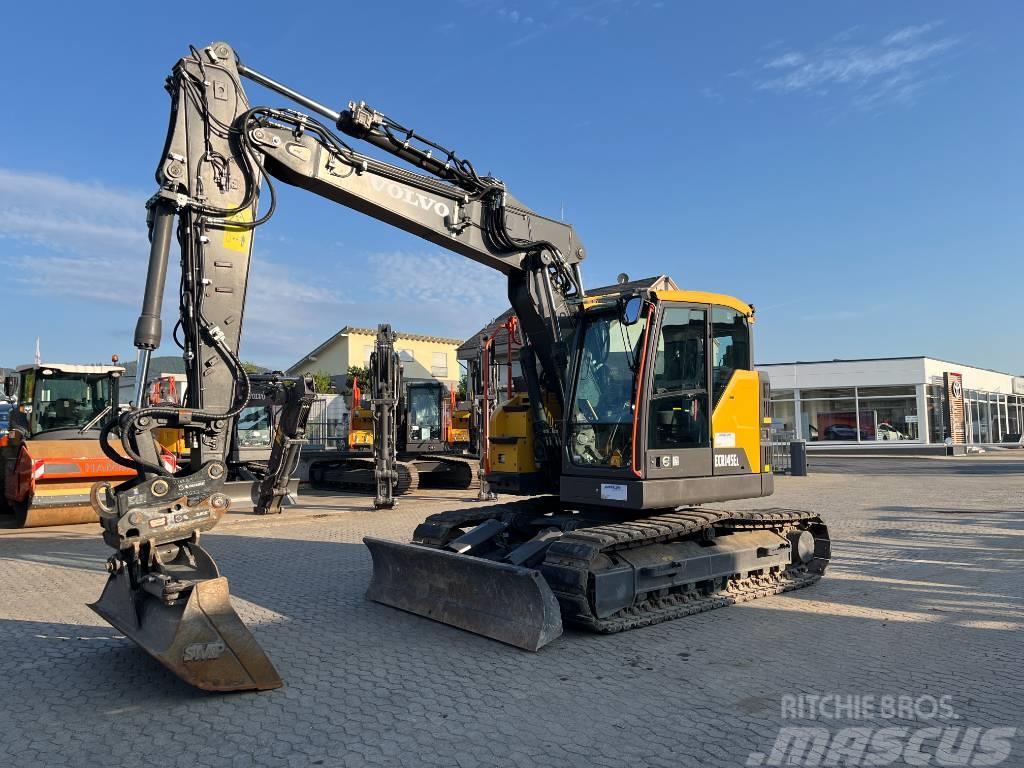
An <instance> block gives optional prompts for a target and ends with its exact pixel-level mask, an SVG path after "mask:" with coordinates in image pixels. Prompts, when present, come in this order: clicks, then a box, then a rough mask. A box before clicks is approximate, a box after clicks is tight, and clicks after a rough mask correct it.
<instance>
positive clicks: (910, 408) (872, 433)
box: [858, 397, 920, 440]
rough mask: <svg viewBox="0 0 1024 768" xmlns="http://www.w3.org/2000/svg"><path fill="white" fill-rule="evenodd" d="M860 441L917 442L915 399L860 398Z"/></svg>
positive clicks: (918, 435) (918, 434) (918, 433)
mask: <svg viewBox="0 0 1024 768" xmlns="http://www.w3.org/2000/svg"><path fill="white" fill-rule="evenodd" d="M858 411H859V413H860V432H861V440H917V439H918V438H919V437H920V432H919V429H918V416H917V398H916V397H882V398H874V397H868V398H861V399H860V406H859V408H858Z"/></svg>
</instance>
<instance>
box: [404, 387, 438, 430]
mask: <svg viewBox="0 0 1024 768" xmlns="http://www.w3.org/2000/svg"><path fill="white" fill-rule="evenodd" d="M409 437H411V438H412V439H413V440H440V439H441V404H440V399H439V397H438V391H437V388H435V387H410V388H409Z"/></svg>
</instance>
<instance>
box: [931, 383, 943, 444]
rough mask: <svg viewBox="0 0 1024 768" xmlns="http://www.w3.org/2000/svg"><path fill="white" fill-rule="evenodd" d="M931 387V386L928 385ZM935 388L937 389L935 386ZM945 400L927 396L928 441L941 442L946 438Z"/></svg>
mask: <svg viewBox="0 0 1024 768" xmlns="http://www.w3.org/2000/svg"><path fill="white" fill-rule="evenodd" d="M929 389H931V387H929ZM936 389H939V388H938V387H936ZM946 432H947V430H946V401H945V400H944V399H943V398H940V397H929V398H928V442H929V443H941V442H943V441H945V439H946Z"/></svg>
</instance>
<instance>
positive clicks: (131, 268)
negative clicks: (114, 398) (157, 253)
mask: <svg viewBox="0 0 1024 768" xmlns="http://www.w3.org/2000/svg"><path fill="white" fill-rule="evenodd" d="M145 200H146V195H145V194H143V193H133V192H131V191H129V190H124V189H118V188H114V187H110V186H107V185H102V184H89V183H82V182H79V181H76V180H72V179H67V178H62V177H59V176H47V175H42V174H35V173H26V172H18V171H11V170H4V169H0V264H2V265H3V266H4V267H5V276H6V279H7V281H8V284H9V285H11V286H12V287H14V289H15V290H17V291H18V292H19V293H21V294H23V295H24V294H31V295H33V296H36V297H38V299H37V300H36V301H37V303H38V306H40V307H45V306H46V304H47V303H49V304H50V305H51V306H54V305H56V306H61V307H66V308H68V311H67V312H66V316H67V317H69V318H73V317H76V316H81V315H82V313H83V309H84V311H85V312H90V311H91V312H93V316H94V318H99V317H102V319H101V320H99V322H101V323H102V324H104V325H105V326H106V327H110V328H112V329H113V332H114V335H115V337H117V338H119V339H121V340H122V341H123V343H124V344H125V346H127V344H128V343H129V342H130V339H131V334H132V329H133V328H134V325H135V318H136V316H137V312H138V310H139V307H140V305H141V301H142V290H143V286H144V283H145V279H146V265H147V260H148V257H149V243H148V238H147V234H146V223H145V219H146V214H145V207H144V204H145ZM286 240H287V238H286V237H284V236H283V235H278V236H277V237H276V238H274V237H271V238H269V239H262V240H261V239H260V238H259V237H257V241H256V245H255V251H254V256H253V261H252V264H251V267H250V272H249V290H248V294H247V297H248V299H247V306H246V310H245V330H246V332H245V336H244V340H243V344H242V354H243V356H244V357H246V358H248V359H253V360H255V361H256V362H259V363H261V364H264V365H268V366H273V367H284V366H287V365H289V364H291V363H293V362H294V361H295V360H296V359H297V358H298V357H299V356H300V355H302V354H303V353H305V352H308V351H309V350H311V349H313V348H314V347H315V346H316V345H317V344H319V343H320V342H322V341H323V340H324V339H325V338H327V337H328V336H329V335H330V334H332V333H334V332H335V331H337V330H338V329H339V328H341V327H343V326H345V325H360V326H370V327H372V326H374V325H376V324H377V323H380V322H390V323H392V324H393V325H394V327H396V328H398V329H401V330H405V331H410V332H419V333H428V334H437V335H441V336H451V337H454V338H465V337H468V336H469V335H470V334H472V333H474V332H476V331H477V330H478V329H479V328H480V327H481V326H482V325H484V323H485V322H486V321H488V320H489V319H491V318H492V317H494V316H495V315H498V314H500V313H501V312H502V311H504V309H505V308H506V307H507V306H508V298H507V289H506V282H505V277H504V276H503V275H501V274H499V273H498V272H496V271H494V270H491V269H489V268H487V267H484V266H482V265H479V264H476V263H475V262H473V261H471V260H469V259H466V258H463V257H461V256H457V255H454V254H450V253H445V252H443V251H424V252H403V251H389V252H381V253H373V254H370V255H368V256H365V257H358V258H357V256H356V254H349V255H347V256H343V258H344V259H345V260H346V261H347V262H348V263H351V264H357V263H358V264H360V265H361V266H360V267H359V269H358V270H357V274H358V278H359V279H358V280H350V281H347V282H341V281H340V280H339V281H338V282H332V281H331V278H330V277H326V278H325V277H324V275H325V271H324V269H322V268H318V267H317V265H316V264H308V265H301V266H300V267H296V266H292V265H291V264H290V263H288V262H282V261H278V260H276V259H275V258H274V253H275V247H277V248H280V247H285V246H281V245H280V243H281V242H285V241H286ZM289 248H290V246H289ZM310 250H311V252H316V250H317V249H315V248H314V249H310ZM336 250H337V249H336ZM340 250H342V251H346V250H351V249H350V248H341V249H340ZM321 266H322V265H321ZM326 274H327V275H330V274H331V273H330V272H329V271H328V272H327V273H326ZM345 274H346V275H350V274H352V271H351V270H346V271H345ZM310 275H316V277H310ZM177 286H178V274H177V257H176V254H175V253H172V255H171V272H170V274H169V275H168V278H167V293H166V296H165V301H164V313H163V314H164V329H165V333H164V344H163V348H164V349H166V350H170V351H173V347H172V345H171V341H170V329H171V327H172V326H173V324H174V321H175V319H176V314H177ZM101 308H105V309H104V310H103V313H102V314H101V312H100V310H101ZM94 322H96V320H95V319H94ZM62 333H65V335H66V337H67V339H69V340H72V343H73V344H76V345H80V346H81V347H82V348H83V353H85V348H86V347H87V346H88V345H89V344H91V343H93V339H94V336H95V328H94V327H93V324H84V323H74V322H73V321H70V320H69V325H68V327H67V329H66V332H64V331H62ZM76 334H80V335H81V338H80V340H77V336H76ZM108 343H109V341H108V339H107V338H104V340H103V344H108Z"/></svg>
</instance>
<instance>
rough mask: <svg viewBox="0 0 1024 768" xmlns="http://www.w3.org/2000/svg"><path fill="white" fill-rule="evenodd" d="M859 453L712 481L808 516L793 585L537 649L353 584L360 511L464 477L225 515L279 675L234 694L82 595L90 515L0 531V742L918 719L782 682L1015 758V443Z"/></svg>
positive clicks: (604, 751) (181, 748)
mask: <svg viewBox="0 0 1024 768" xmlns="http://www.w3.org/2000/svg"><path fill="white" fill-rule="evenodd" d="M860 461H861V463H860V464H857V463H855V461H852V460H849V461H846V462H839V463H836V462H835V461H833V462H831V463H830V464H829V463H825V464H822V466H821V467H820V470H821V471H818V472H816V473H814V474H812V476H810V477H807V478H787V477H782V478H779V480H778V483H777V493H776V495H775V496H774V497H772V498H769V499H762V500H757V501H756V502H741V503H737V504H735V505H734V506H735V507H736V508H744V509H750V508H755V507H763V506H785V507H796V508H803V509H813V510H816V511H819V512H820V513H821V514H822V515H823V516H824V517H825V518H826V521H827V522H828V524H829V526H830V528H831V532H832V539H833V565H832V567H831V568H830V569H829V572H828V574H827V577H826V579H825V580H824V581H822V582H821V583H820V584H818V585H816V586H815V587H812V588H810V589H805V590H801V591H798V592H795V593H791V594H787V595H782V596H777V597H772V598H767V599H764V600H760V601H755V602H753V603H748V604H743V605H739V606H734V607H731V608H727V609H723V610H719V611H715V612H712V613H708V614H703V615H699V616H695V617H690V618H687V619H682V620H678V621H675V622H670V623H667V624H661V625H657V626H654V627H649V628H646V629H641V630H635V631H632V632H628V633H624V634H620V635H612V636H595V635H590V634H587V633H584V632H579V631H573V630H569V631H567V633H566V634H565V636H563V637H562V638H560V639H559V640H558V641H556V642H555V643H553V644H552V645H550V646H548V647H547V648H545V649H543V650H542V651H541V652H540V653H536V654H531V653H527V652H524V651H519V650H516V649H514V648H510V647H507V646H503V645H501V644H498V643H495V642H492V641H489V640H486V639H483V638H479V637H476V636H473V635H470V634H467V633H464V632H461V631H459V630H456V629H453V628H450V627H445V626H442V625H439V624H436V623H433V622H430V621H428V620H426V619H422V618H419V617H416V616H412V615H408V614H404V613H401V612H399V611H396V610H393V609H389V608H386V607H383V606H380V605H377V604H374V603H370V602H368V601H366V600H365V599H364V597H363V592H364V590H365V587H366V584H367V580H368V578H369V572H370V571H369V569H370V558H369V556H368V554H367V552H366V550H365V548H364V547H363V546H362V544H361V543H360V541H361V538H362V537H363V536H364V535H367V534H370V535H374V536H382V537H386V538H394V539H399V540H406V539H408V537H409V535H410V533H411V532H412V529H413V528H414V527H415V525H416V523H417V522H419V520H421V519H422V518H423V517H424V516H425V515H427V514H430V513H432V512H436V511H440V510H442V509H448V508H454V507H456V506H463V505H464V504H465V503H466V500H467V499H468V497H469V495H468V494H459V493H457V492H443V491H428V492H424V494H423V495H421V496H418V497H415V498H410V499H405V500H404V501H403V503H402V504H401V506H400V507H399V508H397V509H395V510H392V511H386V512H374V511H371V510H369V509H368V505H367V503H366V500H365V499H360V498H358V497H351V496H322V497H314V496H311V495H307V496H306V497H305V498H304V501H303V504H302V505H301V507H298V508H294V509H291V510H289V511H288V512H287V513H285V514H284V515H283V516H281V517H280V518H275V519H254V518H251V517H242V516H238V517H233V518H231V519H230V520H229V521H227V522H225V523H224V524H222V525H221V526H220V527H218V528H217V530H216V531H215V532H214V533H212V534H209V535H208V536H206V537H204V543H205V544H206V546H207V548H208V549H209V551H210V552H211V553H212V554H213V556H214V558H215V559H216V560H217V563H218V564H219V566H220V567H221V570H222V572H223V573H224V574H225V575H227V576H228V577H229V579H230V582H231V591H232V595H233V597H234V602H235V605H236V607H237V609H238V612H239V614H240V615H241V616H242V618H243V620H244V621H245V622H246V623H247V624H248V625H249V626H250V627H251V628H252V630H253V632H254V635H255V636H256V638H257V640H258V641H259V642H260V643H261V644H262V646H263V647H264V649H266V651H267V652H268V654H269V655H270V657H271V658H272V659H273V661H274V663H275V665H276V666H277V668H278V670H279V671H280V673H281V675H282V676H283V678H284V679H285V683H286V685H285V687H284V688H282V689H280V690H277V691H271V692H265V693H258V694H252V693H248V694H231V695H217V694H209V693H203V692H200V691H197V690H195V689H192V688H190V687H189V686H187V685H186V684H184V683H182V682H180V681H179V680H178V679H176V678H175V677H174V676H172V675H171V674H170V673H168V672H166V671H164V670H163V669H162V668H161V667H160V666H159V665H158V664H157V663H156V662H154V661H153V660H152V659H151V658H150V657H148V656H147V655H146V654H145V653H143V652H142V651H141V650H139V649H138V648H136V647H135V646H134V645H133V644H132V643H131V642H130V641H127V640H125V639H123V638H119V637H118V636H117V634H116V632H115V631H114V630H112V629H111V628H110V627H109V626H107V625H106V624H104V623H103V621H102V620H100V619H99V617H97V616H96V615H95V614H93V613H92V612H91V611H90V610H89V609H88V608H87V607H86V605H85V604H86V602H89V601H92V600H95V599H96V597H98V595H99V594H100V591H101V589H102V586H103V582H104V579H105V574H104V572H103V571H102V568H101V566H102V563H103V561H104V559H105V558H106V556H107V551H106V549H105V547H104V545H103V543H102V541H101V539H100V537H99V536H98V535H97V533H96V529H95V527H94V526H75V527H69V528H64V529H60V530H56V529H53V530H42V531H3V532H2V535H0V585H2V587H0V680H2V685H3V691H2V696H0V736H2V739H0V765H2V766H12V767H14V766H18V767H21V766H25V768H29V767H30V766H31V767H33V768H34V767H35V766H51V765H52V766H107V767H109V766H121V765H157V766H161V767H163V766H168V767H169V766H183V767H184V766H188V767H190V768H191V767H192V766H222V765H227V766H232V765H237V766H248V765H261V766H326V767H327V768H336V767H337V766H364V765H385V766H434V765H437V766H459V767H460V768H471V767H473V766H609V767H612V766H616V767H617V766H666V767H668V766H671V767H673V768H676V767H677V766H691V765H693V766H697V765H699V766H723V767H725V766H730V767H731V766H743V765H747V764H756V763H757V760H758V757H757V755H758V754H761V755H762V758H761V759H762V760H766V759H770V758H766V757H764V755H769V753H770V752H771V749H772V747H773V744H774V743H775V741H776V738H777V735H778V733H779V729H780V727H785V726H792V725H800V726H804V725H808V726H814V727H825V728H827V729H829V733H835V732H838V731H839V730H841V729H842V728H843V727H845V726H849V725H867V726H870V727H881V726H883V725H893V724H894V723H895V724H896V725H903V726H907V727H910V728H911V729H912V730H913V729H917V728H920V727H923V726H925V725H929V724H932V725H934V723H929V722H928V721H923V722H922V721H921V720H920V719H917V720H915V719H914V718H901V719H898V720H896V721H886V722H882V721H879V720H877V719H875V720H870V721H866V722H865V721H856V722H851V721H849V720H848V719H847V720H840V721H834V722H820V721H814V722H809V721H792V720H785V719H783V717H782V703H783V701H784V698H783V697H785V696H787V695H788V696H793V695H797V694H804V695H807V696H814V695H829V694H834V695H840V696H854V695H859V696H861V697H865V696H876V697H881V696H886V695H892V696H899V695H904V696H910V697H913V698H915V699H918V700H920V699H921V697H929V696H934V697H936V699H937V698H939V697H942V696H949V697H951V699H949V700H948V701H949V702H950V704H951V706H952V707H953V709H954V710H955V712H956V715H957V716H958V717H959V720H957V721H956V724H957V725H958V726H971V727H979V728H1000V727H1002V728H1018V729H1020V730H1019V734H1020V735H1015V736H1013V737H1011V740H1010V742H1009V743H1010V744H1011V746H1012V751H1011V754H1010V755H1009V756H1008V757H1006V759H1005V760H1003V762H1002V763H1001V764H1002V765H1006V766H1021V765H1024V722H1022V720H1024V665H1022V662H1021V657H1022V655H1024V654H1022V651H1024V642H1022V637H1024V633H1022V632H1021V629H1022V626H1024V612H1022V607H1024V597H1022V596H1024V461H1021V460H995V461H993V460H986V459H985V458H979V459H932V460H917V461H904V462H903V463H902V464H901V463H900V462H901V460H899V459H892V460H885V461H882V460H870V461H869V460H860ZM812 468H813V467H812ZM789 701H792V699H790V700H789ZM920 714H921V713H919V715H920ZM946 725H948V723H947V724H946ZM928 738H932V736H931V735H930V736H929V737H928ZM935 738H937V737H935ZM927 744H928V742H927V739H926V740H925V746H926V747H927ZM752 753H754V757H753V758H751V757H750V755H751V754H752ZM751 761H753V762H751ZM801 764H814V763H808V762H806V761H805V762H803V763H801ZM840 764H845V763H840ZM883 764H884V763H883ZM890 764H894V765H902V764H907V761H906V759H905V756H904V757H901V758H900V759H899V760H897V761H896V762H892V763H890ZM917 764H930V765H935V764H938V763H936V762H935V761H934V760H933V761H932V762H930V763H917Z"/></svg>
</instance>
